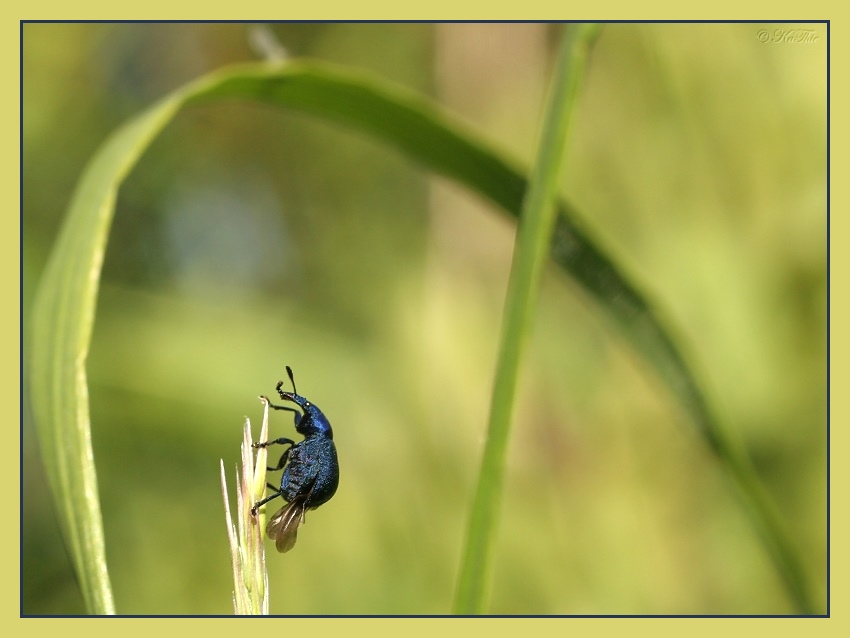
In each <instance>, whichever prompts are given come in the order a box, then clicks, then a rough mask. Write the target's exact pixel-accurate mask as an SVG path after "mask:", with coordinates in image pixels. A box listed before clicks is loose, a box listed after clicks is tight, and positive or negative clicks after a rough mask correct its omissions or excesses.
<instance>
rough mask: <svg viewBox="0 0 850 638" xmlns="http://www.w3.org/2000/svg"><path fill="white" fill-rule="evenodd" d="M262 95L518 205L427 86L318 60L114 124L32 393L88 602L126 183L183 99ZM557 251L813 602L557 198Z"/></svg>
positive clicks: (241, 74)
mask: <svg viewBox="0 0 850 638" xmlns="http://www.w3.org/2000/svg"><path fill="white" fill-rule="evenodd" d="M219 99H240V100H244V99H255V100H259V101H264V102H267V103H270V104H272V105H275V106H281V107H287V108H294V109H298V110H301V111H304V112H307V113H310V114H313V115H316V116H319V117H323V118H326V119H328V120H329V121H333V122H336V123H338V124H342V125H345V126H348V127H351V128H354V129H356V130H359V131H361V132H364V133H366V134H367V135H369V136H371V137H374V138H377V139H380V140H382V141H384V142H386V143H388V144H390V145H392V146H395V147H396V148H398V149H399V150H401V151H403V152H405V153H407V154H408V155H410V156H411V157H412V158H414V159H415V160H416V161H418V162H419V163H420V164H422V165H423V166H425V167H426V168H429V169H431V170H433V171H434V172H436V173H439V174H442V175H445V176H447V177H449V178H452V179H454V180H457V181H458V182H460V183H462V184H464V185H465V186H467V187H468V188H470V189H471V190H473V191H475V192H477V193H479V194H480V195H482V196H483V197H485V198H487V199H489V200H490V201H492V202H493V203H495V204H497V205H498V206H499V207H501V208H503V209H504V210H506V211H507V212H509V213H510V214H512V215H513V216H515V217H517V216H518V215H519V212H520V209H521V203H522V198H523V195H524V193H525V190H526V181H525V179H524V177H523V171H522V170H520V169H518V168H517V167H515V166H513V165H511V164H510V163H508V162H507V161H505V160H504V159H502V158H501V157H500V156H499V155H498V154H497V153H495V152H493V151H492V150H491V149H489V148H488V146H487V145H486V144H484V143H482V142H480V141H478V140H477V138H476V137H475V136H474V135H473V134H471V133H470V132H469V131H467V130H466V129H465V128H464V127H463V126H462V125H460V124H459V123H457V122H454V121H452V120H451V119H450V118H449V117H447V116H446V115H445V114H442V113H440V112H438V111H437V109H436V108H435V107H434V106H433V105H432V104H431V103H430V102H428V101H426V100H425V99H423V98H421V97H418V96H417V95H415V94H413V93H411V92H408V91H406V90H403V89H400V88H397V87H394V86H390V85H388V84H386V83H384V82H381V81H379V80H377V79H376V78H374V77H372V76H368V75H365V74H361V73H352V72H348V71H343V70H341V69H339V68H334V67H333V66H330V65H326V64H318V63H306V62H290V63H287V64H283V65H280V64H270V63H258V64H249V65H241V66H237V67H231V68H228V69H224V70H222V71H218V72H215V73H212V74H210V75H207V76H205V77H203V78H201V79H200V80H198V81H196V82H193V83H192V84H190V85H187V86H186V87H184V88H182V89H180V90H178V91H176V92H174V93H172V94H171V95H169V96H168V97H166V98H165V99H163V100H162V101H160V102H158V103H157V104H155V105H154V106H152V107H151V108H150V109H148V110H147V111H145V112H144V113H142V114H141V115H139V116H138V117H136V118H134V119H133V120H131V121H130V122H128V123H127V124H125V125H124V126H123V127H121V128H120V129H118V130H117V131H116V132H115V133H114V134H113V135H112V136H111V137H110V138H109V139H108V140H107V141H106V142H105V143H104V145H103V146H102V147H101V149H100V150H99V151H98V153H97V154H96V155H95V157H94V158H93V159H92V161H91V162H90V163H89V165H88V166H87V168H86V170H85V173H84V174H83V176H82V178H81V180H80V182H79V184H78V186H77V189H76V191H75V193H74V196H73V198H72V200H71V204H70V206H69V210H68V214H67V218H66V220H65V223H64V225H63V228H62V231H61V232H60V235H59V238H58V240H57V243H56V246H55V247H54V250H53V252H52V254H51V257H50V260H49V262H48V265H47V268H46V269H45V273H44V276H43V279H42V281H41V283H40V286H39V290H38V292H37V294H36V299H35V303H34V307H33V330H32V333H31V335H32V340H31V348H30V356H29V364H30V365H29V384H30V397H31V401H32V403H33V405H32V409H33V414H34V417H35V420H36V423H37V428H38V433H39V439H40V441H41V446H42V454H43V456H44V462H45V466H46V469H47V472H48V477H49V481H50V485H51V489H52V490H53V493H54V497H55V499H56V502H57V506H58V512H59V518H60V524H61V526H62V528H63V532H64V534H65V538H66V540H67V543H68V547H69V550H70V553H71V557H72V560H73V562H74V566H75V569H76V570H77V573H78V575H79V578H80V583H81V586H82V589H83V595H84V598H85V601H86V605H87V607H88V609H89V611H90V612H91V613H98V614H108V613H113V612H114V604H113V601H112V594H111V590H110V586H109V578H108V574H107V571H106V562H105V552H104V547H103V530H102V521H101V514H100V506H99V502H98V496H97V480H96V474H95V466H94V461H93V454H92V448H91V439H90V423H89V411H88V388H87V382H86V371H85V364H86V357H87V356H88V349H89V342H90V338H91V330H92V325H93V321H94V311H95V305H96V299H97V289H98V283H99V279H100V271H101V266H102V263H103V255H104V252H105V250H106V242H107V238H108V234H109V227H110V224H111V222H112V215H113V214H114V206H115V198H116V193H117V190H118V187H119V186H120V184H121V182H122V181H123V180H124V178H125V177H126V176H127V174H128V173H129V171H130V170H131V169H132V167H133V166H134V164H135V163H136V161H137V160H138V158H139V157H140V156H141V154H142V153H143V152H144V151H145V150H146V148H147V147H148V146H149V145H150V143H151V142H152V140H153V139H154V138H155V137H156V135H157V134H159V132H160V131H161V130H162V129H163V128H164V127H165V126H166V125H167V124H168V122H169V121H170V120H171V119H172V117H173V116H174V115H175V114H176V113H177V112H178V111H179V110H180V109H181V108H182V107H184V106H186V105H187V104H194V103H201V102H210V101H215V100H219ZM558 210H559V218H558V220H557V222H556V226H555V230H554V237H553V241H552V249H551V257H552V259H553V261H555V263H556V264H557V265H558V266H559V267H560V268H561V269H563V270H564V271H565V272H567V273H569V274H570V275H572V276H573V277H574V278H575V279H576V280H577V281H578V282H579V283H580V284H581V285H582V286H583V288H584V289H585V290H586V292H587V293H588V294H590V296H591V297H593V298H594V299H595V300H596V301H597V302H598V303H599V305H600V306H601V307H602V308H603V310H604V313H603V314H605V315H607V316H608V317H609V318H611V319H612V320H613V321H614V322H615V323H616V324H617V325H618V326H619V327H620V328H621V329H622V332H623V334H624V335H625V336H626V338H627V340H628V341H629V342H630V343H631V344H632V345H633V346H634V347H635V349H636V350H637V351H638V352H639V353H640V354H641V356H642V357H643V358H644V359H646V360H647V361H648V362H650V363H651V364H652V366H653V367H654V368H655V369H656V370H657V372H658V373H659V375H660V376H661V378H662V379H663V380H664V382H665V383H666V385H667V386H668V387H669V388H670V390H671V391H672V393H673V395H674V396H675V397H677V399H678V401H679V402H680V403H681V404H682V406H683V407H684V409H685V410H686V411H687V413H688V414H689V416H690V417H691V418H692V420H693V421H694V423H696V424H697V426H698V427H699V428H700V431H701V432H702V434H703V435H704V437H705V439H706V441H707V442H708V443H709V444H710V445H711V447H712V449H714V450H715V451H716V452H717V453H718V455H719V456H720V458H721V460H722V461H723V463H724V465H725V466H726V468H727V469H728V470H729V471H730V473H731V474H732V476H733V478H734V479H735V481H736V484H737V485H738V487H739V488H740V491H741V493H742V494H743V495H744V499H745V501H746V502H747V504H748V509H749V511H750V512H751V514H753V516H754V518H755V519H756V522H757V526H758V527H759V528H760V529H761V530H762V531H763V532H764V534H765V536H766V538H767V539H768V543H767V545H768V547H769V548H770V549H771V552H772V556H773V558H774V561H775V563H776V564H777V567H778V568H779V570H780V573H781V574H782V575H783V577H784V579H785V582H786V584H787V585H788V587H789V589H790V590H791V592H792V595H793V596H794V598H795V600H796V601H797V604H798V607H799V608H800V609H801V610H803V611H806V610H808V609H811V606H810V604H809V603H808V598H807V593H806V587H805V579H804V578H803V576H802V568H801V562H800V560H799V558H798V555H797V554H796V551H795V550H794V548H793V545H792V543H791V542H790V540H789V537H788V536H787V534H786V533H785V531H784V527H783V526H782V524H781V521H780V519H779V517H778V516H777V515H776V514H775V510H774V509H773V508H772V504H771V503H770V501H769V499H768V498H767V497H766V496H765V494H764V491H763V489H762V488H761V486H760V484H759V483H758V481H757V479H756V477H755V474H754V472H753V471H752V468H751V467H750V466H749V463H748V461H747V460H746V456H745V455H744V454H743V453H741V452H740V450H738V449H737V448H736V447H735V446H734V445H733V444H732V443H731V438H730V437H729V436H727V435H726V434H725V433H724V432H723V430H722V429H721V427H720V425H719V422H718V420H717V419H716V418H715V417H714V415H713V414H712V413H711V411H710V409H709V407H708V402H707V400H706V398H705V395H704V393H703V392H702V390H701V386H700V384H699V383H698V381H697V380H696V377H695V376H694V374H693V373H692V371H691V369H690V367H689V366H688V365H687V363H686V362H685V359H684V358H683V356H682V355H681V354H680V351H679V350H678V348H677V347H676V346H675V344H674V340H673V339H672V338H671V337H670V333H669V331H668V330H667V329H666V328H665V327H664V324H663V322H662V321H660V319H659V318H658V316H657V314H656V313H655V312H654V311H653V309H652V308H651V306H650V304H649V303H648V302H647V301H646V300H645V297H644V296H643V295H642V294H640V293H639V292H638V290H637V289H636V288H635V287H634V286H633V285H632V284H631V283H630V282H629V279H628V277H627V276H626V275H625V273H624V272H623V271H622V270H621V269H620V268H618V267H617V266H616V265H615V263H614V261H613V260H612V259H611V258H609V256H608V255H606V253H605V251H604V250H602V249H600V248H599V247H597V245H596V243H595V242H594V241H592V239H591V238H590V237H589V236H588V235H587V234H586V233H585V232H584V231H583V230H582V229H581V226H580V224H579V222H578V221H577V217H576V215H574V213H573V212H572V211H571V210H570V209H569V208H568V207H567V205H565V204H563V203H561V204H559V208H558Z"/></svg>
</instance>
